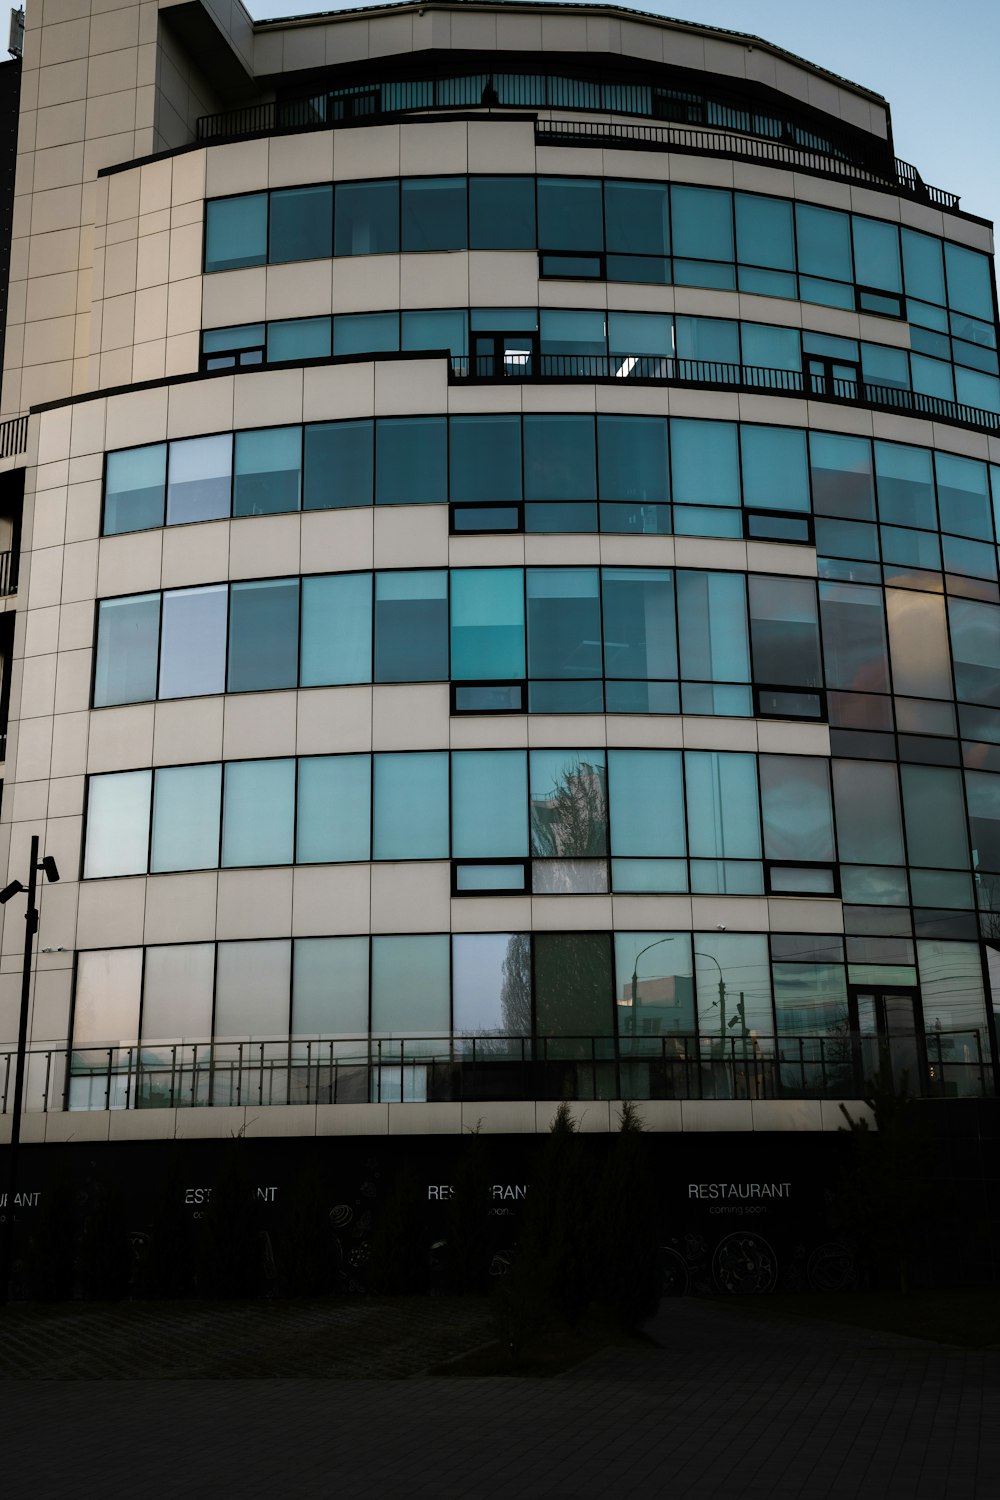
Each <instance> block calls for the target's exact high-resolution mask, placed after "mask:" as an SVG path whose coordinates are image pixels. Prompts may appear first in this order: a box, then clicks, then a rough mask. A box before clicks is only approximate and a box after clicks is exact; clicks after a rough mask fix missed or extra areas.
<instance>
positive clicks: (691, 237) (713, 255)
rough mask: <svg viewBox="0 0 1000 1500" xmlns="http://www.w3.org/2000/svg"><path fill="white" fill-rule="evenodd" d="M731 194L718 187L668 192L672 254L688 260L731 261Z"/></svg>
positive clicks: (678, 188)
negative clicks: (671, 226) (671, 229)
mask: <svg viewBox="0 0 1000 1500" xmlns="http://www.w3.org/2000/svg"><path fill="white" fill-rule="evenodd" d="M732 199H733V195H732V193H728V192H724V191H723V190H722V189H720V188H698V187H678V186H677V185H676V184H674V186H673V187H671V189H670V205H671V220H672V224H673V243H674V254H675V255H682V256H685V257H687V258H688V259H690V260H721V261H731V260H732V259H733V204H732Z"/></svg>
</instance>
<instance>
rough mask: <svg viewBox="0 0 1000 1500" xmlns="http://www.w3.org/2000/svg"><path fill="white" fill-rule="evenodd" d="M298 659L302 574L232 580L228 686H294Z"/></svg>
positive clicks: (249, 688) (231, 689)
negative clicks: (245, 581)
mask: <svg viewBox="0 0 1000 1500" xmlns="http://www.w3.org/2000/svg"><path fill="white" fill-rule="evenodd" d="M298 662H299V580H298V579H297V578H270V579H264V580H262V581H261V582H259V583H234V584H232V586H231V588H230V597H229V680H228V683H227V691H228V692H230V693H251V692H259V691H261V690H262V689H265V688H285V687H294V686H295V684H296V680H297V678H298Z"/></svg>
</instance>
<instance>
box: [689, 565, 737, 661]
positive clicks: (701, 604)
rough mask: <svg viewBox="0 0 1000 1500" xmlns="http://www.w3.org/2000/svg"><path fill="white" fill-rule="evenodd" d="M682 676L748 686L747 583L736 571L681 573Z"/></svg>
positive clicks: (691, 571)
mask: <svg viewBox="0 0 1000 1500" xmlns="http://www.w3.org/2000/svg"><path fill="white" fill-rule="evenodd" d="M677 619H678V622H679V626H680V654H681V676H682V677H684V678H687V679H688V680H690V681H694V682H749V681H750V649H749V645H748V642H747V603H746V579H745V578H743V577H742V576H741V575H740V574H738V573H701V572H697V571H695V570H693V569H683V570H678V573H677Z"/></svg>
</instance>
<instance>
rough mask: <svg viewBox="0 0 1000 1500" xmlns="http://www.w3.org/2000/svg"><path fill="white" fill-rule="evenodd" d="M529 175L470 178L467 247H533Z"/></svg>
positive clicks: (532, 194)
mask: <svg viewBox="0 0 1000 1500" xmlns="http://www.w3.org/2000/svg"><path fill="white" fill-rule="evenodd" d="M535 244H536V238H535V182H534V178H532V177H470V179H469V248H470V249H472V250H534V248H535Z"/></svg>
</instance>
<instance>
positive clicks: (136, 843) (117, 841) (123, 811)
mask: <svg viewBox="0 0 1000 1500" xmlns="http://www.w3.org/2000/svg"><path fill="white" fill-rule="evenodd" d="M152 774H153V773H152V772H151V771H120V772H116V773H114V774H112V775H110V776H91V778H90V783H89V786H88V795H87V848H86V853H85V855H84V861H83V878H84V880H94V879H95V878H98V877H101V876H108V875H145V873H146V869H147V863H148V859H149V797H150V787H151V785H152Z"/></svg>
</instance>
